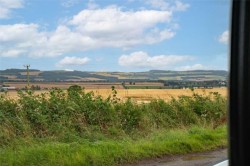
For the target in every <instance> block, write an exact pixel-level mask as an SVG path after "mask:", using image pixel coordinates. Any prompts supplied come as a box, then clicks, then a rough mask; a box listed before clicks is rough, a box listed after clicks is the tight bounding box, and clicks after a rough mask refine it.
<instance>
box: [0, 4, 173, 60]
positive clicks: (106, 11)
mask: <svg viewBox="0 0 250 166" xmlns="http://www.w3.org/2000/svg"><path fill="white" fill-rule="evenodd" d="M0 1H1V0H0ZM2 1H3V0H2ZM6 1H7V0H6ZM89 2H92V3H94V1H89ZM173 13H174V12H173V11H171V10H165V11H161V10H146V9H144V10H128V11H124V10H122V9H121V8H119V7H117V6H109V7H106V8H96V9H85V10H82V11H81V12H79V13H78V14H77V15H75V16H73V17H72V18H71V19H69V20H67V21H66V22H64V23H62V24H61V25H58V27H57V28H56V29H55V30H52V31H50V32H47V31H42V30H41V28H40V26H39V25H37V24H12V25H0V43H1V46H0V50H1V51H0V57H1V56H12V57H13V56H21V55H27V56H29V57H55V56H61V55H63V54H65V53H68V52H81V51H86V50H90V49H96V48H103V47H113V48H122V49H125V48H130V47H133V46H135V45H139V44H154V43H158V42H161V41H164V40H168V39H171V38H172V37H174V35H175V32H174V30H173V29H171V28H167V27H170V26H171V24H172V16H173ZM159 25H161V26H159ZM13 50H18V51H15V52H13Z"/></svg>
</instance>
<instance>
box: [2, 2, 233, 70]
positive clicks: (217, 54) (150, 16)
mask: <svg viewBox="0 0 250 166" xmlns="http://www.w3.org/2000/svg"><path fill="white" fill-rule="evenodd" d="M229 16H230V1H229V0H119V1H118V0H0V69H7V68H23V65H24V64H30V65H31V68H34V69H40V70H81V71H147V70H152V69H160V70H200V69H201V70H202V69H204V70H206V69H211V70H227V69H228V47H229V45H228V40H229V39H228V38H229V35H228V34H229Z"/></svg>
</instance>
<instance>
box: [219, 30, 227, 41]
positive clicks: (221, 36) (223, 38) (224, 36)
mask: <svg viewBox="0 0 250 166" xmlns="http://www.w3.org/2000/svg"><path fill="white" fill-rule="evenodd" d="M218 40H219V42H220V43H223V44H228V42H229V31H228V30H227V31H224V32H223V33H222V34H221V35H220V36H219V38H218Z"/></svg>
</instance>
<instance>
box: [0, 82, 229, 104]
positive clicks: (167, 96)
mask: <svg viewBox="0 0 250 166" xmlns="http://www.w3.org/2000/svg"><path fill="white" fill-rule="evenodd" d="M62 86H63V87H65V86H66V85H62ZM108 87H109V86H108ZM115 87H116V86H115ZM85 91H86V92H91V91H93V92H94V94H95V95H100V96H102V97H103V98H104V99H105V98H107V97H109V96H110V95H111V94H112V90H111V88H107V87H106V88H105V89H104V88H103V89H101V88H100V89H99V88H98V89H93V87H91V88H89V89H87V88H86V89H85ZM116 91H117V97H118V98H120V99H121V100H123V101H125V100H126V99H128V98H131V99H132V100H133V101H136V102H150V101H151V100H153V99H162V100H164V101H170V100H171V99H172V97H174V98H178V97H179V96H181V95H185V96H191V95H192V94H193V92H195V93H197V94H200V95H208V94H209V93H210V92H218V93H219V94H221V95H222V96H223V97H226V96H227V88H213V89H194V91H191V90H190V89H116ZM47 92H48V90H40V91H35V94H41V93H47ZM2 93H3V92H2ZM7 96H8V97H10V98H17V97H18V93H17V91H9V92H8V93H7Z"/></svg>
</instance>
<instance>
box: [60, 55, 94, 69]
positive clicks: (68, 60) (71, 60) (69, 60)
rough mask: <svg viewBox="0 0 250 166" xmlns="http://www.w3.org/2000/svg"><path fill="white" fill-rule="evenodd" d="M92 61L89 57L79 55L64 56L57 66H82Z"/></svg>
mask: <svg viewBox="0 0 250 166" xmlns="http://www.w3.org/2000/svg"><path fill="white" fill-rule="evenodd" d="M89 61H90V59H89V58H87V57H84V58H79V57H68V56H66V57H64V58H63V59H62V60H60V61H59V62H58V63H57V64H56V66H58V67H63V66H81V65H85V64H87V63H88V62H89Z"/></svg>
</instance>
